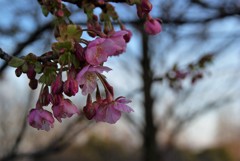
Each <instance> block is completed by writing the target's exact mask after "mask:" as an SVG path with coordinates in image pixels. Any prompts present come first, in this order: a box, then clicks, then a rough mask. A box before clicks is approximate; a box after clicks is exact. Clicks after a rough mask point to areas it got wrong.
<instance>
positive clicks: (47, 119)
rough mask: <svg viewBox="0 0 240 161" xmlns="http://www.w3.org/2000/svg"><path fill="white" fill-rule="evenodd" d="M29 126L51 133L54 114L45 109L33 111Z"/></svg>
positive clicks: (29, 117)
mask: <svg viewBox="0 0 240 161" xmlns="http://www.w3.org/2000/svg"><path fill="white" fill-rule="evenodd" d="M28 122H29V124H30V125H31V126H32V127H34V128H37V129H38V130H39V129H41V130H46V131H49V130H50V127H51V128H53V123H54V118H53V116H52V113H51V112H49V111H46V110H44V109H42V108H41V109H32V110H31V111H30V112H29V115H28Z"/></svg>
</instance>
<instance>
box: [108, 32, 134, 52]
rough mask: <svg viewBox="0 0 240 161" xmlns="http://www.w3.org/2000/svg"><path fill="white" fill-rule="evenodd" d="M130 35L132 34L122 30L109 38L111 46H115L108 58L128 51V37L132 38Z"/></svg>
mask: <svg viewBox="0 0 240 161" xmlns="http://www.w3.org/2000/svg"><path fill="white" fill-rule="evenodd" d="M129 34H130V32H128V31H126V30H121V31H118V32H115V33H114V34H112V35H111V36H110V37H109V38H108V41H109V44H112V45H113V46H114V50H112V52H111V53H109V55H108V56H113V55H119V54H121V53H123V52H124V51H125V50H126V42H127V41H128V37H130V36H129ZM126 36H128V37H126ZM129 39H130V38H129Z"/></svg>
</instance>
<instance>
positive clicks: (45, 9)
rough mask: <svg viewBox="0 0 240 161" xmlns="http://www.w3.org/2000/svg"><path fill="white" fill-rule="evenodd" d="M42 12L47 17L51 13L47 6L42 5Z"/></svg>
mask: <svg viewBox="0 0 240 161" xmlns="http://www.w3.org/2000/svg"><path fill="white" fill-rule="evenodd" d="M42 13H43V15H44V16H45V17H47V16H48V14H49V11H48V9H47V8H46V7H45V6H42Z"/></svg>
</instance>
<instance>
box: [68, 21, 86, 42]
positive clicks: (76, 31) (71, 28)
mask: <svg viewBox="0 0 240 161" xmlns="http://www.w3.org/2000/svg"><path fill="white" fill-rule="evenodd" d="M67 35H68V38H70V39H75V40H80V37H81V35H82V29H81V27H80V26H77V25H72V24H71V25H68V26H67Z"/></svg>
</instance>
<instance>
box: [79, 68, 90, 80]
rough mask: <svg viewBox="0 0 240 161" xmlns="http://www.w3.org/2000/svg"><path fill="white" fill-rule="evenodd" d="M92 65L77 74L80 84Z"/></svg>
mask: <svg viewBox="0 0 240 161" xmlns="http://www.w3.org/2000/svg"><path fill="white" fill-rule="evenodd" d="M89 67H90V65H87V66H85V67H84V68H82V70H81V71H80V72H79V73H78V74H77V76H76V80H77V81H78V82H80V80H81V79H83V76H84V74H85V73H86V72H87V71H88V69H89Z"/></svg>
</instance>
